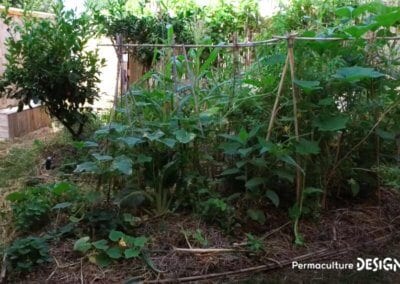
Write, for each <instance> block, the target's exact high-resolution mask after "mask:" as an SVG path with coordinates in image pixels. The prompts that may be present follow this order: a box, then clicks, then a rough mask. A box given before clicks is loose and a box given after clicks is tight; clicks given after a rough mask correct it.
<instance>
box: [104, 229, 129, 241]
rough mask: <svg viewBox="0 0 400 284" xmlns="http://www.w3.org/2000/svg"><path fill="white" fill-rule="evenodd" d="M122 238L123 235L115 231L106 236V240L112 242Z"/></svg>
mask: <svg viewBox="0 0 400 284" xmlns="http://www.w3.org/2000/svg"><path fill="white" fill-rule="evenodd" d="M124 236H125V234H124V233H123V232H121V231H115V230H111V231H110V233H109V234H108V238H109V239H110V240H112V241H113V242H117V241H119V239H121V238H123V237H124Z"/></svg>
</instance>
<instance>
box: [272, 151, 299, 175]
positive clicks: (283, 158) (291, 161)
mask: <svg viewBox="0 0 400 284" xmlns="http://www.w3.org/2000/svg"><path fill="white" fill-rule="evenodd" d="M278 159H279V160H281V161H282V162H285V163H286V164H288V165H290V166H293V167H295V168H297V169H299V170H300V171H301V172H302V173H303V175H304V170H303V169H302V168H301V167H300V165H299V164H298V163H296V161H295V160H294V159H293V158H292V157H291V156H289V155H283V156H280V157H279V158H278Z"/></svg>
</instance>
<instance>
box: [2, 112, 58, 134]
mask: <svg viewBox="0 0 400 284" xmlns="http://www.w3.org/2000/svg"><path fill="white" fill-rule="evenodd" d="M46 126H51V119H50V117H49V115H48V114H47V113H46V112H45V110H44V108H43V107H41V106H39V107H34V108H32V109H25V110H23V111H21V112H17V109H16V108H12V109H2V110H0V139H13V138H15V137H20V136H23V135H26V134H28V133H29V132H32V131H34V130H36V129H39V128H42V127H46Z"/></svg>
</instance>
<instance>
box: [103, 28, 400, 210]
mask: <svg viewBox="0 0 400 284" xmlns="http://www.w3.org/2000/svg"><path fill="white" fill-rule="evenodd" d="M359 39H361V40H365V41H374V40H385V41H397V40H400V36H393V37H374V36H372V37H371V36H370V37H362V38H353V37H347V38H341V37H302V36H298V35H297V34H296V33H290V34H287V35H284V36H273V38H271V39H268V40H263V41H254V42H234V43H222V44H175V43H172V44H150V43H126V44H124V43H122V41H121V40H120V41H119V43H118V44H98V46H112V47H114V48H115V49H116V51H117V53H118V54H117V55H118V62H119V63H118V70H119V71H118V74H121V73H122V72H121V70H120V68H121V62H120V60H121V58H122V55H121V54H120V53H121V52H123V50H124V48H139V47H150V48H173V49H174V53H173V54H174V55H175V50H176V49H177V48H178V49H181V50H184V55H185V58H186V60H187V54H186V49H187V48H221V49H233V50H237V49H239V48H248V47H257V46H269V45H276V44H279V43H281V42H285V41H286V44H287V56H286V60H285V64H284V66H283V69H282V75H281V80H280V82H279V85H278V91H277V95H276V97H275V102H274V105H273V108H272V111H271V116H270V121H269V124H268V130H267V136H266V140H267V141H268V140H270V138H271V134H272V130H273V126H274V122H275V119H276V116H277V113H278V110H279V100H280V97H281V95H282V92H283V86H284V81H285V78H286V73H287V70H288V69H289V70H290V76H291V89H292V99H293V116H294V128H295V139H296V141H299V139H300V130H299V123H298V119H297V117H298V110H297V103H298V100H299V97H298V94H297V88H296V84H295V79H296V74H295V57H294V44H295V41H351V40H359ZM188 72H189V76H190V77H192V74H191V72H192V71H191V70H190V68H188ZM174 73H175V72H174ZM119 76H120V75H119ZM118 80H119V78H117V81H118ZM191 80H192V79H191ZM121 82H122V79H121ZM117 85H118V84H117ZM192 87H193V86H192ZM117 90H118V87H117V88H116V94H115V99H117V95H118V94H117ZM194 96H196V95H194ZM195 99H196V100H197V98H195ZM115 106H116V101H115V102H114V107H115ZM195 107H196V111H197V112H199V110H198V102H196V106H195ZM296 164H297V167H296V200H297V202H298V203H299V204H301V198H302V188H303V182H304V178H305V173H304V172H303V171H302V169H301V164H302V162H301V157H300V156H299V155H297V157H296Z"/></svg>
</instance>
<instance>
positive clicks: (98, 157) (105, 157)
mask: <svg viewBox="0 0 400 284" xmlns="http://www.w3.org/2000/svg"><path fill="white" fill-rule="evenodd" d="M92 156H93V157H94V158H95V159H96V160H97V161H100V162H104V161H111V160H112V159H113V157H111V156H109V155H101V154H99V153H93V154H92Z"/></svg>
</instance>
